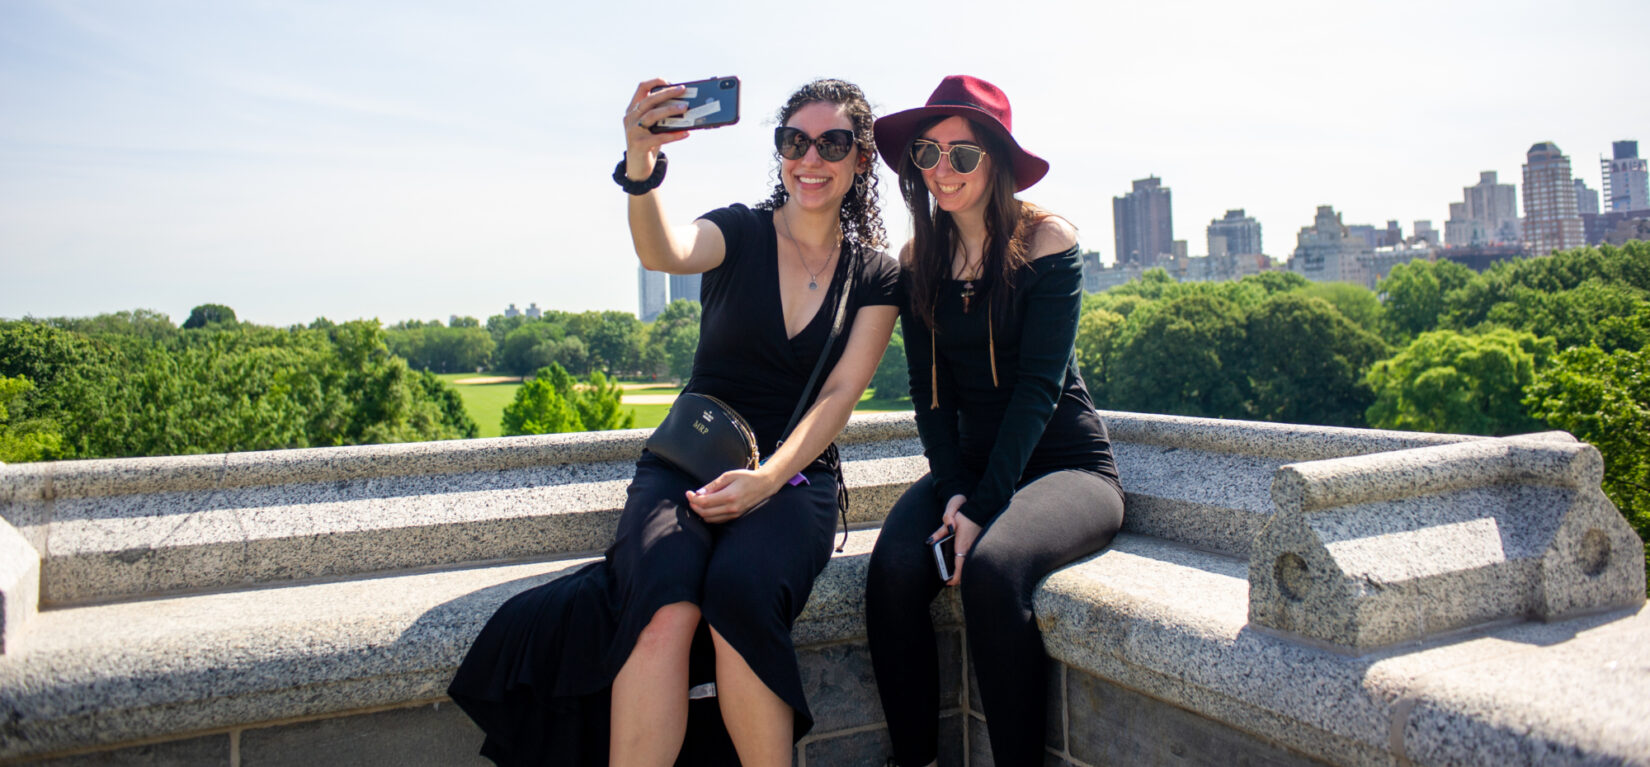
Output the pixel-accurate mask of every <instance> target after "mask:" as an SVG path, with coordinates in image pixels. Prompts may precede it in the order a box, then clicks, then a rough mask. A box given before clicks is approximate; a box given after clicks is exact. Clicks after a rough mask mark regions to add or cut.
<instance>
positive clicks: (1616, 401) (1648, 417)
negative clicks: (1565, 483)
mask: <svg viewBox="0 0 1650 767" xmlns="http://www.w3.org/2000/svg"><path fill="white" fill-rule="evenodd" d="M1524 402H1525V404H1527V405H1528V406H1529V408H1530V413H1531V414H1532V415H1534V416H1535V417H1537V418H1540V419H1542V420H1544V421H1546V422H1547V424H1548V425H1550V426H1552V427H1554V428H1558V429H1563V430H1565V431H1567V432H1570V433H1571V434H1574V435H1575V436H1576V437H1577V438H1579V439H1581V440H1582V441H1584V442H1588V443H1591V444H1592V445H1593V446H1594V447H1597V448H1598V449H1599V452H1601V453H1603V454H1604V493H1605V494H1606V495H1608V496H1609V497H1610V500H1612V501H1614V502H1615V504H1616V508H1618V509H1620V510H1621V513H1622V514H1623V515H1624V516H1626V517H1627V521H1628V522H1629V523H1631V524H1632V525H1633V529H1634V530H1637V531H1638V534H1639V537H1640V538H1641V539H1644V540H1650V346H1646V347H1644V348H1641V349H1639V350H1637V351H1629V350H1626V349H1617V350H1615V351H1613V352H1606V351H1604V350H1603V349H1600V348H1598V347H1597V346H1578V347H1575V348H1571V349H1565V350H1564V351H1562V352H1559V354H1558V356H1557V357H1556V358H1555V359H1554V360H1553V364H1551V365H1548V366H1546V367H1544V368H1543V369H1542V370H1541V371H1540V372H1539V373H1537V374H1536V377H1535V381H1534V382H1533V383H1532V384H1531V385H1530V387H1529V396H1528V397H1526V398H1525V400H1524ZM1647 561H1650V560H1647Z"/></svg>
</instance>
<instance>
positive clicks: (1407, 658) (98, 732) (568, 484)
mask: <svg viewBox="0 0 1650 767" xmlns="http://www.w3.org/2000/svg"><path fill="white" fill-rule="evenodd" d="M1104 416H1105V418H1106V420H1107V423H1108V424H1109V426H1110V428H1111V436H1112V439H1113V442H1114V447H1115V450H1116V454H1117V457H1118V464H1119V468H1120V472H1121V474H1122V477H1123V484H1124V488H1125V491H1126V493H1127V495H1128V507H1127V517H1126V521H1125V532H1124V533H1123V534H1122V535H1120V536H1119V538H1118V540H1117V542H1116V544H1115V545H1114V546H1112V547H1111V548H1110V549H1108V550H1107V551H1106V552H1103V553H1102V554H1100V555H1098V556H1096V557H1092V558H1089V559H1088V560H1085V561H1082V562H1079V563H1076V564H1074V565H1073V566H1071V567H1068V568H1066V569H1064V570H1062V571H1061V572H1059V573H1056V574H1055V575H1054V576H1052V577H1050V578H1049V579H1048V581H1047V582H1046V583H1045V584H1044V585H1043V587H1042V588H1041V589H1040V590H1039V593H1038V596H1037V612H1038V618H1039V621H1040V622H1041V623H1042V625H1043V627H1044V634H1045V644H1046V645H1047V647H1048V649H1049V652H1050V654H1051V656H1052V657H1054V658H1055V659H1056V660H1057V661H1059V662H1060V664H1059V666H1058V668H1056V669H1055V670H1054V676H1052V677H1051V679H1053V680H1054V681H1055V682H1056V684H1054V685H1053V686H1052V687H1051V699H1050V704H1051V711H1053V712H1058V713H1057V714H1056V715H1052V716H1051V720H1050V721H1051V725H1050V729H1049V736H1048V748H1049V755H1050V760H1049V763H1050V764H1068V765H1074V766H1093V765H1101V764H1132V763H1155V762H1161V761H1164V760H1174V759H1192V760H1193V762H1192V763H1203V764H1222V763H1230V762H1232V761H1233V760H1236V759H1241V760H1247V761H1249V762H1251V763H1255V764H1279V765H1282V764H1323V763H1330V764H1359V765H1363V764H1371V765H1409V764H1440V765H1442V764H1485V765H1490V764H1497V765H1498V764H1650V734H1647V733H1650V730H1647V728H1643V727H1642V726H1641V725H1640V724H1639V723H1640V722H1642V721H1645V720H1650V703H1647V701H1646V700H1645V696H1644V694H1643V692H1644V690H1647V689H1650V656H1647V655H1646V654H1645V653H1646V652H1647V651H1646V650H1645V649H1644V648H1646V647H1650V642H1647V641H1645V640H1647V639H1650V617H1647V613H1646V611H1645V610H1644V608H1643V606H1642V603H1643V592H1644V581H1643V570H1642V555H1641V554H1635V553H1634V546H1635V543H1634V542H1635V541H1636V538H1630V537H1629V536H1632V533H1631V530H1630V529H1628V528H1627V527H1626V523H1625V521H1624V520H1622V519H1621V518H1620V514H1619V513H1618V512H1617V511H1616V510H1615V509H1614V507H1612V506H1610V505H1609V501H1608V500H1607V499H1605V498H1604V497H1603V496H1602V494H1600V493H1599V492H1598V474H1597V466H1598V464H1597V452H1596V451H1595V450H1593V449H1592V448H1591V447H1589V446H1586V445H1583V444H1580V443H1577V442H1575V441H1574V439H1573V438H1570V437H1569V436H1568V435H1564V434H1549V435H1536V436H1534V437H1525V438H1519V439H1511V440H1491V439H1483V438H1475V437H1462V436H1454V435H1430V434H1414V433H1406V432H1383V431H1373V430H1358V429H1334V428H1325V427H1308V426H1289V425H1276V424H1257V423H1248V422H1235V421H1218V420H1209V419H1194V418H1181V417H1173V416H1156V415H1147V414H1134V413H1105V414H1104ZM645 434H646V433H645V432H644V431H640V430H636V431H630V432H608V433H600V434H583V435H552V436H545V437H521V438H507V439H498V440H470V441H461V442H447V443H428V444H419V445H392V446H372V447H359V448H335V449H323V450H303V451H284V452H278V453H244V454H233V455H219V456H193V457H186V458H162V459H131V460H121V461H83V462H65V463H58V464H31V465H20V466H0V517H3V518H4V520H5V521H4V522H0V596H3V599H0V621H3V631H0V643H3V644H0V763H8V764H9V763H13V762H22V761H31V760H36V759H39V758H43V757H53V756H54V755H56V756H62V755H65V754H70V753H74V752H79V751H85V750H88V749H90V750H97V749H110V748H113V749H115V750H114V751H107V750H104V751H100V752H99V753H100V754H101V756H99V757H98V758H99V759H104V758H105V757H106V758H107V759H108V760H109V761H108V763H146V762H143V761H142V760H143V759H145V758H151V757H145V756H143V754H154V753H177V754H186V753H196V752H197V751H199V752H200V753H211V754H220V753H221V754H224V755H225V757H224V759H223V760H222V761H221V763H225V764H230V763H240V760H241V759H242V758H246V759H254V760H255V759H256V758H257V755H258V754H260V753H274V752H275V751H270V749H275V750H278V751H279V752H280V753H285V754H294V753H311V752H313V753H321V752H322V751H318V750H317V749H324V744H323V743H322V741H320V740H317V739H319V738H327V737H335V736H336V733H337V732H340V729H339V728H340V727H345V725H343V724H339V725H336V726H335V725H332V724H328V723H329V722H339V723H343V722H349V723H351V724H350V725H348V726H349V727H353V728H356V729H355V731H356V733H357V734H356V735H355V736H354V737H357V738H358V739H359V742H360V743H362V744H364V745H362V746H361V747H362V748H374V749H376V748H391V747H392V746H391V745H390V744H391V743H393V742H395V741H396V740H397V739H398V738H403V739H404V737H405V736H407V735H408V734H409V733H413V732H415V731H416V732H418V733H419V737H421V738H425V739H431V738H447V739H451V738H454V737H459V738H468V737H471V735H472V734H473V731H472V730H468V729H466V727H467V725H466V724H465V723H464V722H463V721H462V719H455V718H453V717H454V716H456V714H455V713H454V712H453V711H452V709H451V707H450V706H445V705H444V704H442V703H441V702H440V701H441V691H442V689H443V688H444V685H445V681H446V680H447V679H448V678H449V677H450V675H451V673H452V670H453V668H454V666H455V665H456V663H457V661H458V659H459V658H460V657H462V654H463V652H464V650H465V649H466V648H467V646H468V643H469V641H470V640H471V639H472V638H473V637H474V635H475V632H476V631H477V630H478V629H479V627H480V624H481V622H482V621H484V620H485V619H486V617H487V616H488V615H490V614H491V612H492V610H493V609H495V608H496V606H497V605H498V604H499V603H500V602H502V601H503V600H504V599H506V598H508V596H510V595H512V594H514V593H517V592H519V591H520V590H522V589H524V588H527V587H530V586H532V585H534V584H537V583H542V582H544V581H545V580H547V579H549V578H553V577H556V576H557V575H558V574H560V573H564V572H567V571H569V570H571V569H572V568H574V567H577V566H578V565H579V564H580V563H582V562H585V561H589V560H590V558H591V557H593V556H596V555H599V553H600V549H601V548H602V547H603V546H605V544H606V542H607V539H608V538H609V537H610V536H611V531H612V526H613V523H614V521H615V520H616V517H617V513H618V508H619V504H620V503H622V500H623V488H624V483H625V481H626V480H627V479H628V476H629V472H630V463H631V462H632V461H633V460H634V458H635V456H636V454H638V453H639V452H640V449H641V445H642V441H643V440H644V439H645ZM842 442H843V447H844V457H845V459H846V462H845V474H846V476H847V479H848V483H849V486H850V488H851V490H852V495H853V504H854V505H853V511H852V513H851V516H850V527H851V528H853V529H854V530H855V531H856V532H854V533H853V535H852V536H851V538H850V541H849V544H848V547H847V550H846V551H844V552H842V553H840V554H838V555H837V556H835V557H833V559H832V562H831V564H830V565H829V566H828V567H827V568H826V571H825V572H824V573H823V574H822V576H821V577H820V579H819V581H818V583H817V584H816V587H815V591H814V595H813V597H812V599H811V600H810V602H809V604H808V606H807V609H806V611H805V612H804V614H803V616H802V618H801V620H799V622H798V624H797V627H796V632H795V635H794V639H795V641H796V642H797V645H798V647H799V652H800V653H801V655H802V660H803V667H804V676H805V682H806V684H807V685H808V687H807V689H808V694H809V696H810V701H818V704H817V708H818V710H816V714H817V715H819V721H820V726H819V728H817V730H816V732H815V733H813V734H811V735H810V736H809V737H808V738H807V739H805V740H804V741H803V742H802V743H801V744H799V749H798V753H797V763H798V764H800V765H803V767H808V766H809V765H813V766H814V767H817V766H818V765H852V764H871V765H877V764H880V763H881V758H882V755H884V754H885V751H886V729H885V727H884V726H883V725H882V718H881V712H880V709H879V708H878V706H877V703H876V696H875V690H874V687H873V686H872V685H871V680H870V676H869V671H868V666H867V665H866V658H865V651H864V625H863V617H862V608H861V604H862V601H861V600H862V595H863V590H864V577H865V576H864V573H865V566H866V558H867V555H868V552H869V550H870V548H871V546H872V545H873V544H874V542H875V539H876V536H877V534H878V530H877V529H876V525H877V523H878V522H879V520H880V519H881V518H882V516H883V515H884V514H886V512H887V510H888V507H889V505H891V504H892V502H893V500H894V499H895V498H897V497H898V495H899V493H900V492H903V490H904V489H905V487H907V486H908V485H909V484H910V482H912V481H914V480H915V479H917V478H918V477H920V476H921V474H922V473H923V471H924V470H925V463H924V461H923V460H922V458H921V456H920V446H919V445H918V444H917V442H916V440H915V430H914V425H913V423H912V421H911V417H910V415H909V414H886V415H874V416H856V417H855V418H854V419H853V421H852V422H851V423H850V426H849V428H848V430H847V432H846V433H845V435H844V438H843V440H842ZM1624 530H1625V531H1626V532H1625V535H1624V534H1623V531H1624ZM1638 551H1640V552H1641V551H1642V549H1639V550H1638ZM1290 555H1292V556H1294V557H1297V558H1298V559H1299V560H1300V563H1299V567H1296V566H1295V564H1294V563H1293V562H1291V561H1289V559H1288V556H1290ZM1280 562H1283V563H1284V564H1283V565H1280ZM1634 564H1637V565H1638V567H1637V569H1636V570H1635V568H1634V567H1633V566H1632V565H1634ZM1635 573H1636V574H1635ZM1280 574H1281V578H1280ZM1635 578H1636V580H1635ZM1634 589H1636V591H1634ZM934 610H935V612H934V615H935V619H936V622H937V623H938V624H939V625H940V626H941V627H942V632H941V636H942V644H943V645H944V647H945V648H948V649H946V651H945V652H942V657H943V658H945V669H946V671H944V673H943V677H944V680H945V681H944V684H945V688H946V693H945V695H946V698H945V699H946V700H947V701H953V700H954V701H955V705H954V706H951V704H949V703H948V704H947V706H948V707H947V708H946V714H945V719H944V723H943V724H942V733H943V737H944V739H945V743H944V745H943V747H942V760H941V761H942V763H943V764H947V765H952V764H967V765H969V767H981V766H982V765H989V764H990V758H989V755H988V751H987V750H986V749H985V747H984V731H985V730H984V727H983V720H982V714H981V713H980V711H979V707H978V701H977V698H976V697H975V693H974V692H973V685H972V683H971V679H970V675H969V674H968V673H967V671H966V663H965V662H964V658H965V657H966V642H965V640H964V639H963V635H962V634H961V632H960V630H959V629H960V625H961V618H962V616H961V614H960V611H959V609H958V606H957V604H956V602H955V599H954V594H951V593H949V592H947V593H946V594H945V595H944V598H942V599H941V600H940V602H938V603H937V604H936V605H935V608H934ZM1549 686H1550V687H1551V689H1548V687H1549ZM420 722H422V723H425V724H424V725H420V724H417V723H420ZM377 728H382V732H380V731H379V730H378V729H377ZM1118 728H1122V735H1121V736H1120V735H1119V734H1118ZM326 733H334V735H327V734H326ZM371 743H376V744H379V745H365V744H371ZM471 747H473V744H467V745H465V746H464V747H463V748H457V747H448V746H444V745H442V744H437V743H434V742H433V741H432V744H431V746H430V747H429V748H427V749H424V753H425V754H426V756H425V757H423V758H424V759H426V760H430V759H436V757H434V756H429V755H431V754H457V753H467V752H468V751H467V749H469V748H471ZM248 749H253V750H248ZM257 749H263V750H262V751H259V750H257ZM384 753H385V754H388V753H390V752H389V751H385V752H384ZM122 755H124V756H122ZM69 759H70V761H65V762H63V763H62V764H65V765H66V764H77V763H78V762H75V761H73V757H69ZM211 759H212V760H217V757H216V756H213V757H211ZM123 760H125V761H123ZM53 763H55V762H53ZM99 763H104V762H103V761H100V762H99ZM248 763H250V762H248ZM413 763H418V762H416V761H415V762H413ZM424 763H432V764H433V763H452V762H450V761H449V762H443V761H441V760H439V759H436V761H426V762H424Z"/></svg>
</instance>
